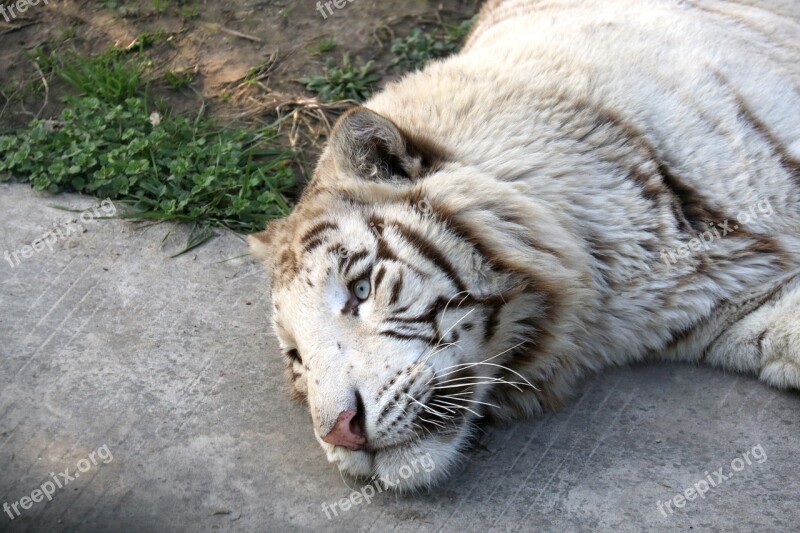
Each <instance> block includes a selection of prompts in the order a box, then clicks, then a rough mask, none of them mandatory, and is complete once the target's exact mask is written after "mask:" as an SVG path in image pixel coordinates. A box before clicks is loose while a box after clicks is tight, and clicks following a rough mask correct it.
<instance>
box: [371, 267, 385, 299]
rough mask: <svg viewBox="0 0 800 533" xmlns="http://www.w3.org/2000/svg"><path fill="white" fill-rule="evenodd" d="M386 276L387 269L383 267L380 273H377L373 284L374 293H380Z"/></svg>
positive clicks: (379, 270)
mask: <svg viewBox="0 0 800 533" xmlns="http://www.w3.org/2000/svg"><path fill="white" fill-rule="evenodd" d="M384 276H386V267H385V266H383V265H381V267H380V268H379V269H378V272H376V273H375V281H373V282H372V290H373V291H374V292H377V291H378V287H380V286H381V282H382V281H383V278H384Z"/></svg>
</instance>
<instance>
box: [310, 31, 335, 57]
mask: <svg viewBox="0 0 800 533" xmlns="http://www.w3.org/2000/svg"><path fill="white" fill-rule="evenodd" d="M335 48H336V41H334V40H333V37H331V36H330V35H328V36H325V37H320V38H319V39H318V40H317V41H316V42H315V43H314V44H313V45H312V46H310V47H309V49H308V51H309V53H311V54H312V55H315V56H319V57H321V56H324V55H326V54H329V53H330V52H332V51H333V50H334V49H335Z"/></svg>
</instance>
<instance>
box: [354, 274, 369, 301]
mask: <svg viewBox="0 0 800 533" xmlns="http://www.w3.org/2000/svg"><path fill="white" fill-rule="evenodd" d="M352 290H353V294H354V295H355V297H356V298H358V299H359V300H361V301H362V302H363V301H364V300H366V299H367V298H369V293H370V292H371V290H372V287H371V286H370V283H369V280H368V279H367V278H364V279H360V280H358V281H356V282H355V283H353V289H352Z"/></svg>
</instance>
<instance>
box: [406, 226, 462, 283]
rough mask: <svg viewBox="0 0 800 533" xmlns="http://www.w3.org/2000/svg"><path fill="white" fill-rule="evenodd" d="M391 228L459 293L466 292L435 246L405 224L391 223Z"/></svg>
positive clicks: (451, 267) (453, 269)
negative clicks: (438, 270) (446, 278)
mask: <svg viewBox="0 0 800 533" xmlns="http://www.w3.org/2000/svg"><path fill="white" fill-rule="evenodd" d="M392 227H393V228H394V229H396V230H397V232H398V233H400V235H401V236H402V237H403V238H404V239H405V240H406V241H407V242H408V243H409V244H410V245H412V246H414V247H415V248H416V249H417V250H418V251H419V253H420V255H422V256H423V257H425V258H426V259H427V260H428V261H430V262H431V263H433V264H434V265H436V267H438V268H439V269H440V270H441V271H442V272H444V274H445V275H446V276H447V277H448V278H450V279H451V280H452V281H453V284H454V285H455V286H456V289H457V290H458V291H459V292H462V291H466V289H467V287H466V286H465V285H464V282H462V281H461V277H460V276H459V275H458V273H457V272H456V269H455V268H454V267H453V265H452V263H450V261H449V260H448V259H447V258H446V257H445V256H444V254H442V252H440V251H439V250H438V249H437V248H436V246H435V245H434V244H433V243H431V242H430V241H429V240H427V239H426V238H425V237H423V236H422V235H420V234H419V233H417V232H416V231H414V230H412V229H411V228H410V227H408V226H406V225H405V224H401V223H398V222H394V223H392Z"/></svg>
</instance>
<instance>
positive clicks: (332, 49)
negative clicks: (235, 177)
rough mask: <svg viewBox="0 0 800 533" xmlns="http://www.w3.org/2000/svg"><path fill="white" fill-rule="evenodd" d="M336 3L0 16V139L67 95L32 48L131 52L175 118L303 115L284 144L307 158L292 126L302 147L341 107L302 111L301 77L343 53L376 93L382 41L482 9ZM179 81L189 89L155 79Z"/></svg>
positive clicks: (148, 0) (117, 2)
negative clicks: (368, 75)
mask: <svg viewBox="0 0 800 533" xmlns="http://www.w3.org/2000/svg"><path fill="white" fill-rule="evenodd" d="M337 1H339V3H340V5H341V4H344V7H342V8H341V9H337V8H336V7H335V5H334V4H333V3H332V2H329V4H330V10H328V9H326V8H325V3H326V2H321V3H319V4H318V3H317V2H316V0H313V1H312V0H303V1H289V0H230V1H226V2H216V1H211V0H200V1H192V0H188V1H187V0H141V1H126V0H104V1H73V0H62V1H58V0H50V2H49V3H48V5H45V4H44V3H40V4H39V5H37V6H28V8H27V10H26V11H25V12H24V13H19V12H15V13H13V14H14V15H16V16H14V17H10V16H9V17H8V19H9V20H6V19H5V18H4V17H2V16H0V71H2V77H0V91H2V92H1V93H0V109H2V111H0V113H2V114H0V129H6V130H7V129H11V128H15V127H20V126H23V125H25V124H27V123H28V122H30V120H31V119H32V118H33V117H36V116H38V117H40V118H48V117H53V116H56V115H57V114H58V113H59V111H60V108H61V106H62V104H61V98H60V97H61V96H63V94H64V93H65V92H66V91H67V90H68V89H67V87H65V86H64V84H63V83H61V82H59V80H57V79H51V80H48V79H46V76H45V75H44V74H43V73H42V72H41V71H40V69H39V68H38V67H37V65H36V63H35V61H34V60H33V59H32V55H33V54H35V53H36V51H37V50H43V51H46V52H47V53H53V52H56V53H60V52H65V51H74V52H77V53H79V54H82V55H94V54H99V53H103V52H106V51H108V50H109V49H111V48H112V47H113V48H128V47H130V48H132V49H136V50H142V54H143V55H144V56H145V57H146V58H148V61H149V62H150V70H151V71H152V75H153V78H154V80H155V81H154V82H153V86H152V88H151V89H152V93H153V95H154V96H155V97H157V98H161V99H164V100H165V101H166V103H167V105H169V106H170V107H171V108H173V109H175V110H176V111H178V112H192V111H193V110H197V109H199V108H200V106H201V105H202V104H203V103H205V105H206V106H208V109H210V110H211V112H212V113H213V114H214V115H215V116H217V117H219V118H221V119H222V120H224V121H225V122H227V123H233V122H253V121H256V122H259V121H260V122H264V121H269V120H274V119H275V117H276V116H277V115H279V114H281V113H291V112H293V110H296V109H297V108H298V107H300V108H303V109H302V111H303V112H302V113H300V117H299V125H298V116H294V117H293V119H294V120H293V122H294V124H293V126H294V128H289V131H288V133H287V136H288V137H293V138H292V139H291V141H290V142H294V143H301V145H302V146H303V147H306V148H309V150H310V154H309V158H308V159H313V157H314V146H313V145H314V144H315V143H311V144H312V146H307V144H302V142H303V141H302V140H301V137H302V136H301V135H300V133H299V132H298V131H297V130H298V128H300V127H303V126H304V125H305V122H304V120H305V121H307V122H308V125H310V126H314V127H316V128H318V130H319V131H314V132H311V134H308V132H306V137H311V138H313V137H315V135H317V134H321V135H322V136H323V137H324V133H325V129H326V128H327V123H328V122H329V121H330V120H332V119H334V118H335V116H336V114H338V113H340V112H341V111H342V110H344V109H345V108H346V107H348V105H350V104H335V105H332V106H323V108H322V109H320V106H316V107H315V106H314V105H310V106H308V105H307V104H309V102H312V103H313V95H312V94H310V93H309V92H308V91H306V90H305V88H304V86H303V85H302V84H300V83H299V82H298V80H299V79H301V78H304V77H307V76H310V75H313V74H315V73H318V72H320V71H321V69H322V65H323V62H324V61H325V60H326V59H327V58H328V57H334V58H341V56H342V55H343V54H344V53H349V54H350V55H351V56H352V57H353V59H354V60H356V61H367V60H375V61H376V67H377V70H378V71H379V72H380V73H381V74H382V76H383V77H382V81H381V84H384V83H387V82H389V81H391V80H392V79H394V78H396V77H398V76H399V75H400V74H401V73H399V72H398V71H397V69H395V68H394V67H393V66H392V56H391V54H390V52H389V48H390V42H391V39H392V38H394V37H395V36H403V35H406V34H408V32H409V30H410V29H411V28H412V27H415V26H416V27H419V26H421V27H423V28H425V27H426V26H436V25H440V26H441V25H445V24H457V23H458V22H461V21H463V20H465V19H467V18H469V17H471V16H473V15H474V14H475V13H476V11H477V9H478V4H479V3H480V1H479V0H444V1H437V2H430V1H423V0H417V1H410V2H409V1H402V0H386V1H384V0H351V1H349V2H346V1H341V0H337ZM3 3H4V5H6V6H9V4H11V2H9V1H8V0H3ZM9 7H10V6H9ZM318 8H319V9H318ZM5 12H6V13H7V14H9V13H8V9H6V11H5ZM179 78H185V79H186V80H190V81H189V82H188V83H186V84H179V83H174V82H173V83H169V82H168V81H167V82H165V81H164V80H165V79H166V80H175V79H179ZM306 107H309V108H308V109H305V108H306ZM292 129H294V131H292ZM288 137H287V138H288ZM307 140H308V139H305V141H307Z"/></svg>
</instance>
